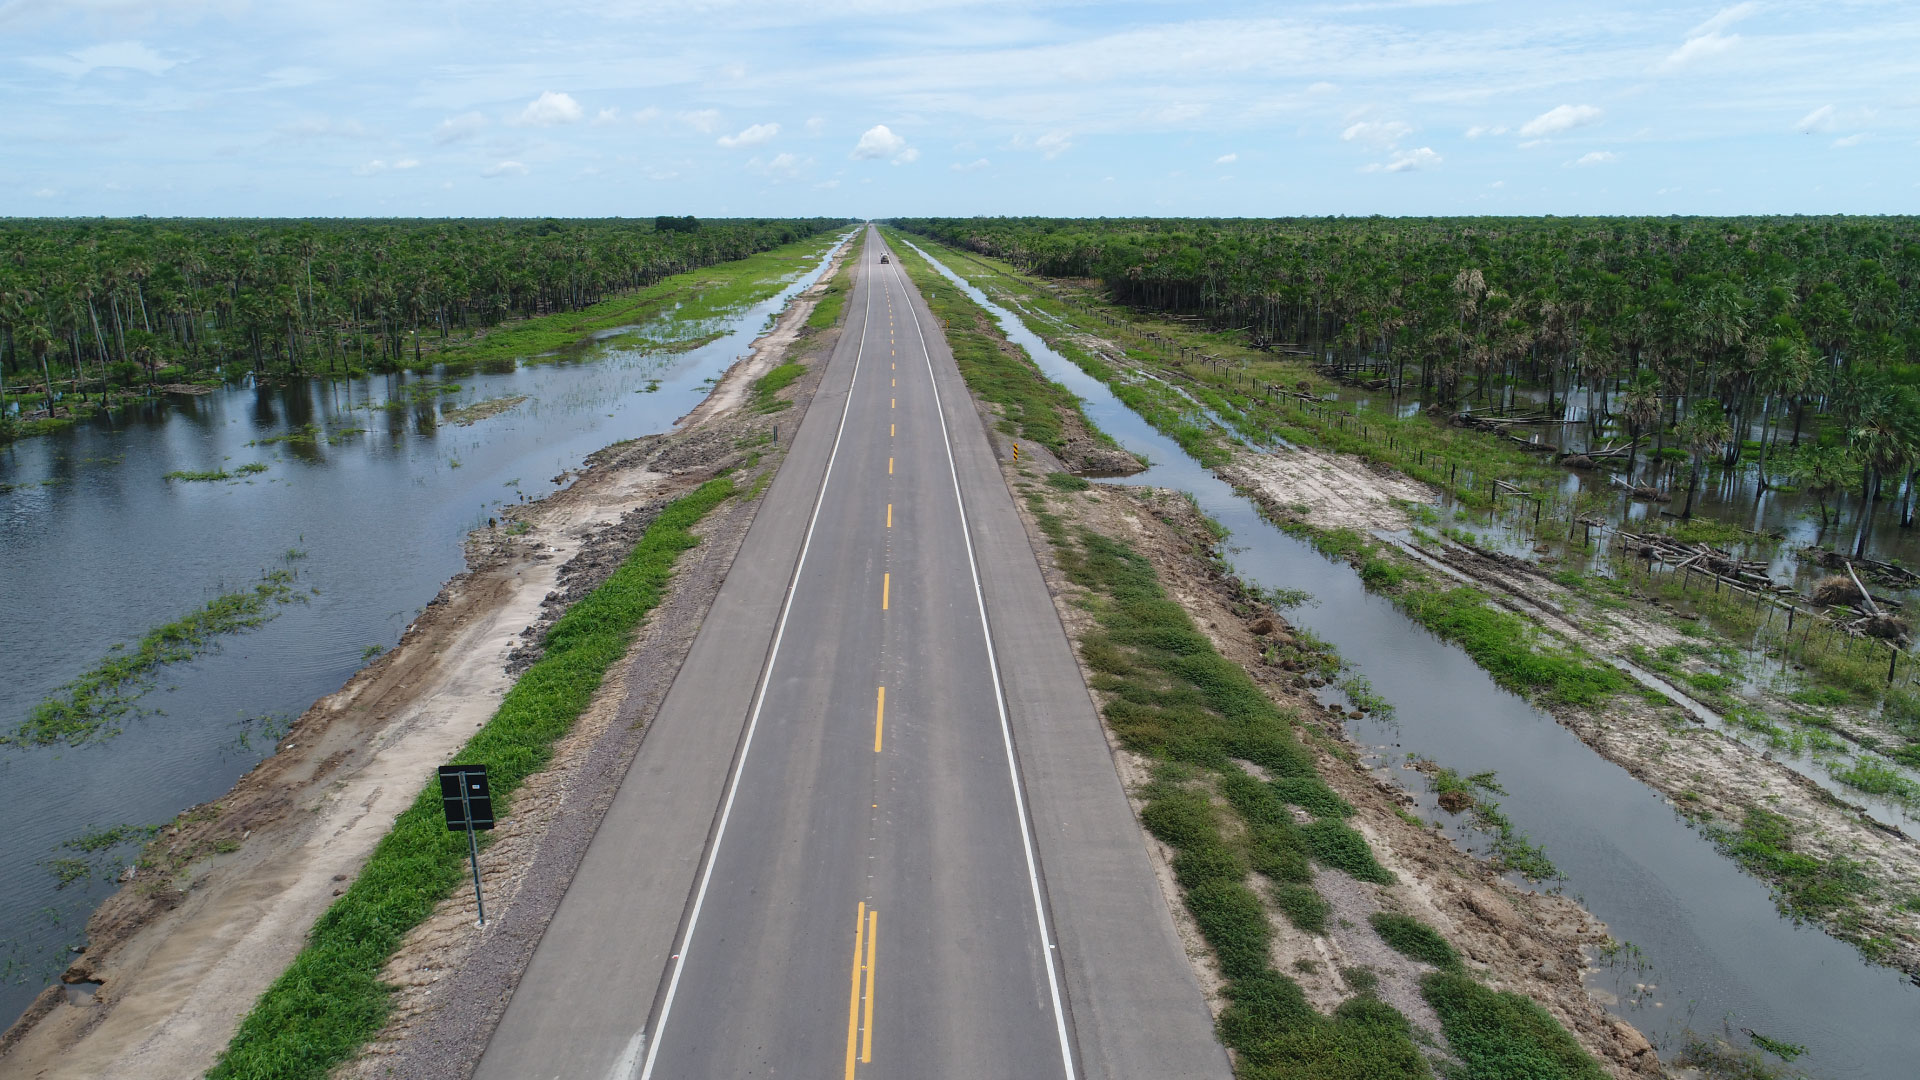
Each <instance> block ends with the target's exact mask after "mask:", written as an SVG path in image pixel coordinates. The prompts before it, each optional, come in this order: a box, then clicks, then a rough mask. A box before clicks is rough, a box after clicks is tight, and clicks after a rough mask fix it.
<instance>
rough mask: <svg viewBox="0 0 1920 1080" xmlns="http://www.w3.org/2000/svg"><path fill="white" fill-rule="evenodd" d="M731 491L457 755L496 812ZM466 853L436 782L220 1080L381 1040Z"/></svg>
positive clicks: (304, 955) (538, 667) (580, 621)
mask: <svg viewBox="0 0 1920 1080" xmlns="http://www.w3.org/2000/svg"><path fill="white" fill-rule="evenodd" d="M732 494H733V481H732V480H731V479H728V478H724V477H723V478H720V479H716V480H711V481H709V482H707V483H706V484H704V485H702V486H701V487H699V488H698V489H696V490H695V491H693V492H691V493H689V494H687V495H684V496H682V497H681V498H679V499H677V500H675V501H674V502H672V503H670V504H668V506H667V507H666V509H665V510H663V511H662V512H661V514H660V516H659V517H658V518H656V519H655V520H654V522H653V524H652V525H650V526H648V528H647V531H646V533H645V534H644V535H642V536H641V538H640V542H639V543H638V544H637V545H636V546H635V547H634V549H633V552H632V553H631V554H630V555H628V556H627V559H626V561H625V562H623V563H622V564H621V565H620V568H619V569H617V570H615V571H614V573H613V576H611V577H610V578H608V579H607V581H606V582H605V583H604V584H602V585H601V586H600V587H599V588H598V589H595V590H594V591H593V592H592V593H590V594H588V595H587V596H586V598H584V599H582V600H581V601H580V602H578V603H576V604H575V605H574V606H573V607H571V608H569V609H568V610H567V612H566V614H565V615H562V616H561V617H560V619H559V621H557V622H555V623H554V624H553V626H552V628H551V629H549V630H548V631H547V635H546V640H545V652H544V653H543V654H542V656H541V658H540V659H539V660H538V661H537V662H535V663H534V665H533V666H532V667H530V668H528V669H527V671H526V672H525V674H523V675H521V676H520V679H519V681H518V682H516V683H515V684H514V685H513V688H512V689H510V690H508V691H507V694H506V696H505V697H504V698H503V699H502V700H501V702H500V708H499V710H498V711H497V712H496V713H495V714H494V716H493V719H492V720H490V721H488V722H487V724H486V725H485V726H484V727H482V728H481V729H480V731H479V732H478V733H477V734H475V735H474V737H473V738H472V739H471V740H470V741H469V742H468V743H467V745H466V746H465V747H464V748H463V749H462V750H461V751H460V752H459V753H458V754H456V755H455V756H454V760H455V761H459V762H463V763H470V764H485V765H486V766H487V767H488V773H489V777H490V779H491V780H492V783H493V788H494V798H495V799H496V800H497V806H496V813H499V814H501V815H502V816H504V815H505V814H506V813H508V812H510V809H511V805H512V797H513V793H514V791H515V790H517V789H518V788H519V787H520V785H521V784H522V783H523V782H524V781H525V780H526V778H527V777H528V776H530V775H532V774H533V773H534V772H536V771H538V770H539V769H540V768H541V767H542V766H544V765H545V764H546V763H547V761H548V760H549V759H550V758H551V756H552V752H553V751H552V747H553V743H554V740H556V739H558V738H559V737H560V736H561V735H563V734H565V733H566V732H567V731H568V730H569V729H570V728H571V727H572V726H573V724H574V721H575V720H576V719H577V718H578V717H579V715H580V713H581V711H582V710H583V709H585V708H586V706H587V703H588V702H589V701H590V700H591V699H592V697H593V695H594V692H595V691H596V690H598V689H599V687H600V682H601V679H602V678H603V677H604V675H605V674H606V671H607V668H608V667H609V666H610V665H611V664H612V663H613V662H614V661H615V660H617V659H619V657H620V656H621V655H622V654H623V653H624V652H625V651H626V649H627V645H628V643H629V642H630V641H631V640H632V637H633V634H634V631H635V630H636V629H637V628H638V627H639V625H640V623H641V620H643V619H644V618H645V617H646V616H647V613H648V612H650V611H651V610H653V608H654V606H655V605H656V604H658V603H659V602H660V600H661V598H662V596H663V595H664V594H665V591H666V588H667V585H668V582H669V581H670V580H671V578H672V576H673V567H674V563H675V561H676V560H677V559H678V558H679V556H680V553H681V552H683V551H686V550H687V549H689V548H692V547H694V546H696V545H697V544H699V542H700V541H699V540H698V538H696V537H695V536H694V535H693V533H692V532H691V531H690V530H691V528H692V526H693V525H694V524H695V523H696V522H698V521H699V520H700V519H701V518H702V517H703V516H705V515H706V513H707V512H708V511H709V510H711V509H712V508H713V507H715V506H716V505H718V504H719V503H720V502H721V501H723V500H725V499H726V498H728V497H729V496H730V495H732ZM466 850H467V849H466V841H465V838H464V837H462V836H461V835H460V834H458V833H454V832H450V831H448V830H447V827H446V825H445V823H444V822H443V820H442V811H441V807H440V789H439V785H438V783H437V782H436V783H428V784H427V785H426V786H424V787H423V788H422V790H421V792H420V795H419V797H418V798H417V799H415V800H414V803H413V805H412V806H411V807H409V808H408V809H407V810H405V811H404V812H402V813H401V814H400V816H399V818H398V819H397V820H396V821H395V822H394V825H393V831H391V832H390V833H388V834H387V835H386V837H385V838H383V839H382V840H381V841H380V843H379V845H378V846H377V847H375V849H374V851H373V855H372V857H371V858H369V859H368V860H367V864H366V866H365V867H363V868H362V869H361V871H360V875H359V877H358V878H356V879H355V880H354V882H353V884H352V885H351V886H350V887H349V888H348V889H347V891H346V895H344V896H342V897H341V898H340V899H339V900H337V901H335V902H334V904H333V906H332V907H331V908H329V909H328V910H327V912H326V914H324V915H322V916H321V917H320V920H319V922H317V923H316V924H315V925H314V927H313V930H312V932H311V933H310V934H309V935H308V938H307V943H306V946H305V948H303V949H302V950H301V952H300V954H299V955H298V956H297V957H295V958H294V961H293V963H292V965H291V966H289V967H288V969H287V970H286V972H285V973H283V974H282V975H281V976H280V977H279V978H278V979H276V980H275V981H274V983H273V985H272V986H270V987H269V988H268V989H267V991H266V993H264V994H263V995H261V997H260V1000H259V1001H258V1002H257V1003H256V1004H255V1005H254V1007H253V1010H252V1011H251V1012H250V1013H248V1015H247V1017H246V1018H245V1019H244V1020H243V1021H242V1022H241V1024H240V1029H239V1031H238V1032H237V1033H236V1034H235V1035H234V1038H233V1042H232V1043H231V1044H230V1045H229V1046H228V1047H227V1049H226V1051H225V1052H224V1053H222V1054H221V1056H220V1059H219V1061H218V1063H217V1064H215V1066H214V1068H213V1071H212V1072H211V1073H209V1074H208V1075H209V1076H210V1077H211V1078H212V1080H242V1078H244V1080H267V1078H273V1080H283V1078H285V1080H291V1078H313V1080H319V1078H321V1077H324V1076H326V1075H327V1072H328V1070H329V1069H331V1068H333V1067H334V1066H335V1065H337V1064H339V1063H340V1062H342V1061H344V1060H346V1059H347V1058H348V1057H349V1056H350V1055H351V1054H352V1053H353V1052H354V1051H355V1049H356V1048H358V1047H359V1046H360V1044H361V1043H363V1042H365V1041H366V1040H367V1039H368V1038H369V1037H371V1036H372V1035H373V1034H374V1033H375V1032H377V1031H378V1030H379V1029H380V1026H381V1024H382V1023H384V1022H385V1019H386V1016H387V1010H388V997H389V995H390V993H391V988H390V987H388V986H386V985H385V984H383V983H381V982H380V969H381V966H382V965H383V964H385V963H386V960H387V958H388V957H389V956H390V955H391V954H392V953H393V950H394V948H395V947H396V946H397V945H398V944H399V943H400V940H401V938H402V937H403V936H404V935H405V934H406V932H407V931H408V930H409V929H411V928H412V927H414V926H415V925H417V924H418V923H419V922H420V921H421V920H422V919H424V918H426V917H427V915H428V914H429V913H431V912H432V910H433V907H434V905H435V904H436V903H438V902H439V901H440V899H441V898H442V897H445V896H446V895H447V894H448V893H450V892H451V891H452V890H453V889H454V888H456V887H457V886H458V885H459V884H460V883H461V881H462V880H463V874H464V872H465V869H466Z"/></svg>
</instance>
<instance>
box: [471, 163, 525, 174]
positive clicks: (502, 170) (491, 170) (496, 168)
mask: <svg viewBox="0 0 1920 1080" xmlns="http://www.w3.org/2000/svg"><path fill="white" fill-rule="evenodd" d="M480 175H481V176H485V177H488V178H492V177H495V176H525V175H527V167H526V166H525V165H522V164H520V163H519V162H517V161H502V162H500V163H499V164H498V165H489V166H487V167H486V168H484V169H481V170H480Z"/></svg>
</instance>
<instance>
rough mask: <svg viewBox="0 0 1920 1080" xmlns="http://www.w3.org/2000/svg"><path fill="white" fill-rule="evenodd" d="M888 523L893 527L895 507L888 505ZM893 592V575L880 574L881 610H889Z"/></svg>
mask: <svg viewBox="0 0 1920 1080" xmlns="http://www.w3.org/2000/svg"><path fill="white" fill-rule="evenodd" d="M887 525H888V527H889V528H891V527H892V525H893V507H891V506H889V507H887ZM892 594H893V575H892V574H881V575H880V610H881V611H885V610H887V597H889V596H891V595H892Z"/></svg>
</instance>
